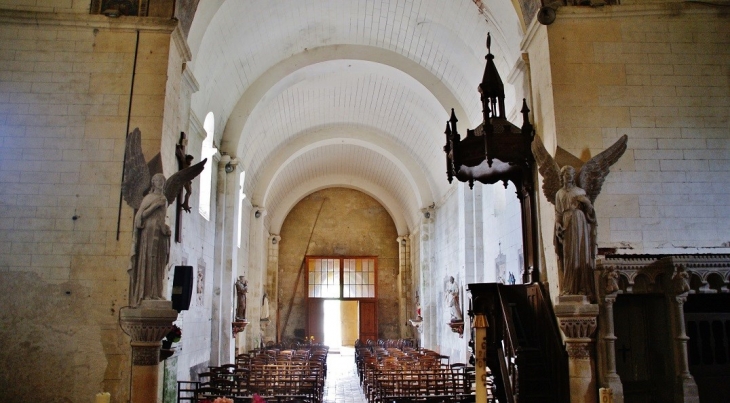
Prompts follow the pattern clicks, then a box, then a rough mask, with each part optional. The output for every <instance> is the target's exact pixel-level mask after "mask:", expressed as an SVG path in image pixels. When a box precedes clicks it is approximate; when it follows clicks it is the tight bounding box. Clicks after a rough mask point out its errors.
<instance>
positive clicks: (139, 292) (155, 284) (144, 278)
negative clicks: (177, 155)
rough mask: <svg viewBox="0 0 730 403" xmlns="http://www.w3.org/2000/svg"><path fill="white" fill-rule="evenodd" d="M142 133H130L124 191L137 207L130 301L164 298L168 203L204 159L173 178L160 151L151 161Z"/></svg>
mask: <svg viewBox="0 0 730 403" xmlns="http://www.w3.org/2000/svg"><path fill="white" fill-rule="evenodd" d="M141 136H142V135H141V133H140V131H139V129H138V128H137V129H134V131H133V132H132V133H129V136H127V144H126V149H125V158H124V180H123V181H122V195H123V197H124V200H125V201H126V202H127V204H129V206H130V207H132V208H133V209H134V211H135V214H134V229H133V231H132V251H131V253H130V258H129V269H128V272H129V305H130V306H132V307H137V306H139V304H140V302H142V300H144V299H156V300H163V299H165V298H164V296H163V293H164V291H163V287H162V284H163V281H162V280H163V279H164V277H165V269H166V267H167V261H168V258H169V254H170V235H171V231H170V227H169V226H168V225H167V223H166V222H165V217H166V215H167V206H168V205H169V204H170V203H172V202H174V201H175V198H176V197H177V196H178V195H179V194H180V189H181V188H182V187H183V186H184V185H185V183H187V182H189V181H192V180H193V179H194V178H195V177H196V176H198V175H199V174H200V173H201V172H202V171H203V167H204V166H205V162H206V160H203V161H201V162H199V163H197V164H195V165H193V166H191V167H188V168H185V169H182V170H180V171H178V172H176V173H175V174H173V175H172V176H170V178H169V179H165V176H164V175H163V174H162V165H161V162H160V156H159V154H158V155H157V156H156V157H155V158H153V159H152V160H151V161H150V162H149V163H147V162H146V161H145V158H144V155H143V154H142V145H141Z"/></svg>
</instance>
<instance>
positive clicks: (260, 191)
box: [251, 125, 434, 208]
mask: <svg viewBox="0 0 730 403" xmlns="http://www.w3.org/2000/svg"><path fill="white" fill-rule="evenodd" d="M337 143H345V144H353V145H358V146H361V147H364V148H367V149H370V150H372V151H374V152H376V153H378V154H381V155H383V156H385V157H386V158H387V159H388V160H390V161H391V162H392V163H393V164H394V165H396V166H397V167H398V168H399V169H400V171H401V172H402V173H403V175H404V176H405V177H406V178H407V181H408V183H409V184H410V186H411V189H410V190H411V191H412V193H413V195H414V197H415V199H416V201H417V203H418V207H419V208H420V207H423V206H426V205H429V204H431V203H432V202H433V199H434V195H433V188H432V186H431V184H430V183H429V182H428V180H427V178H426V176H425V175H424V174H423V173H422V172H421V170H420V169H419V166H418V163H417V161H415V160H414V159H413V158H412V157H411V156H410V155H409V154H408V153H407V152H406V150H404V149H403V148H402V147H400V146H399V145H398V144H396V143H395V142H393V141H391V140H389V139H387V138H386V137H385V136H384V135H382V134H379V133H377V129H374V128H370V127H359V126H349V125H348V126H344V125H329V126H323V127H318V128H315V129H314V130H312V131H309V132H307V133H306V134H302V135H298V136H294V137H293V139H292V141H290V142H288V143H287V144H286V145H285V146H284V147H283V148H281V149H279V150H278V151H277V153H276V154H275V155H272V156H271V158H267V162H268V163H267V165H266V166H265V167H263V171H262V173H261V174H259V175H258V177H257V179H256V184H255V187H254V190H253V192H251V193H252V196H251V200H252V203H254V204H256V205H262V206H263V205H266V204H267V202H268V195H269V194H270V192H271V190H272V188H273V187H275V183H276V177H277V176H278V175H279V173H281V172H282V171H283V170H284V169H285V168H286V166H287V165H288V164H289V163H291V162H292V161H293V160H295V159H296V158H297V157H298V156H300V155H302V154H304V153H306V152H307V151H309V150H312V149H314V148H317V147H322V146H326V145H330V144H337Z"/></svg>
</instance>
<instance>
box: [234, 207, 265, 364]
mask: <svg viewBox="0 0 730 403" xmlns="http://www.w3.org/2000/svg"><path fill="white" fill-rule="evenodd" d="M267 214H268V212H267V211H266V209H265V208H264V207H263V206H252V207H251V214H250V215H249V222H250V225H249V235H248V263H247V266H248V273H247V276H246V277H247V278H248V282H249V286H250V287H249V292H248V297H249V298H248V305H247V307H246V316H247V319H248V320H249V322H251V323H252V325H251V326H250V327H249V331H247V332H245V333H244V336H243V337H244V340H245V342H244V343H242V345H241V347H242V351H241V352H245V351H249V350H251V349H254V348H257V347H258V345H259V344H260V343H261V328H260V327H257V326H255V325H253V324H256V323H259V322H260V319H261V300H262V297H263V295H264V291H265V290H266V281H267V278H266V271H267V264H268V257H269V242H268V240H269V233H268V232H267V231H266V229H265V228H264V220H265V219H266V215H267ZM241 242H243V241H241ZM240 266H242V264H239V268H238V270H241V268H240ZM235 270H236V269H234V271H235Z"/></svg>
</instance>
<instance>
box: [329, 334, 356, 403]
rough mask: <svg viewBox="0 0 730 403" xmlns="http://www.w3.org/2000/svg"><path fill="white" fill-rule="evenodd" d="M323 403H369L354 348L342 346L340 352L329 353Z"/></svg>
mask: <svg viewBox="0 0 730 403" xmlns="http://www.w3.org/2000/svg"><path fill="white" fill-rule="evenodd" d="M323 403H367V399H366V398H365V395H364V394H363V393H362V390H361V389H360V379H359V378H358V376H357V368H355V349H354V348H352V347H340V353H339V354H336V353H335V354H333V353H332V352H330V353H329V354H328V355H327V380H326V381H325V383H324V400H323Z"/></svg>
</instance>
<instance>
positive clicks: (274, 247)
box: [261, 234, 281, 344]
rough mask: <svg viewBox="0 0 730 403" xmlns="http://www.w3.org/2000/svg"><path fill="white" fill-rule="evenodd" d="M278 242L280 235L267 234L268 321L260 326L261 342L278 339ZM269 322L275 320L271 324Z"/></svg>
mask: <svg viewBox="0 0 730 403" xmlns="http://www.w3.org/2000/svg"><path fill="white" fill-rule="evenodd" d="M279 242H281V236H279V235H278V234H271V235H269V242H268V250H269V252H268V259H267V262H266V292H267V293H268V295H269V323H267V324H266V325H265V326H263V327H262V331H263V336H262V339H261V340H262V342H263V343H264V344H266V342H267V341H278V335H277V330H278V329H279V323H278V313H279V291H278V290H279ZM271 322H275V323H274V326H271Z"/></svg>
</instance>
